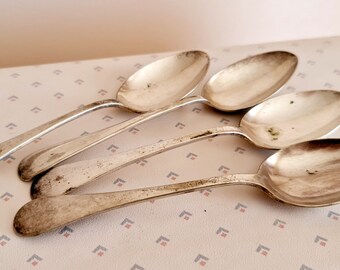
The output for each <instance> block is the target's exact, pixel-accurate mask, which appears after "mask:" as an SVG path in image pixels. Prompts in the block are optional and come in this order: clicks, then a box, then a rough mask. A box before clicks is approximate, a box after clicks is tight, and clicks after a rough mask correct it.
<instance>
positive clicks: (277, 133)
mask: <svg viewBox="0 0 340 270" xmlns="http://www.w3.org/2000/svg"><path fill="white" fill-rule="evenodd" d="M267 132H268V133H269V134H270V136H271V137H272V140H277V139H278V138H279V136H280V131H278V130H276V129H275V128H273V127H270V128H268V129H267Z"/></svg>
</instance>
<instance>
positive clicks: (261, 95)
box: [19, 51, 297, 181]
mask: <svg viewBox="0 0 340 270" xmlns="http://www.w3.org/2000/svg"><path fill="white" fill-rule="evenodd" d="M296 65H297V57H296V56H295V55H293V54H291V53H288V52H281V51H275V52H268V53H264V54H259V55H255V56H253V57H249V58H246V59H243V60H241V61H239V62H236V63H234V64H232V65H230V66H228V67H227V68H225V69H223V70H222V71H220V72H218V73H217V74H215V75H214V76H213V77H211V78H210V80H209V81H208V82H207V83H206V84H205V86H204V87H203V90H202V96H192V97H187V98H184V99H182V100H180V101H178V102H176V103H173V104H172V105H170V106H167V107H163V108H161V109H157V110H154V111H153V112H150V113H145V114H142V115H139V116H137V117H135V118H133V119H131V120H128V121H125V122H123V123H120V124H118V125H115V126H113V127H110V128H107V129H104V130H100V131H97V132H94V133H92V134H88V135H84V136H81V137H79V138H76V139H73V140H70V141H68V142H64V143H62V144H59V145H57V146H54V147H51V148H47V149H44V150H42V151H39V152H35V153H33V154H31V155H29V156H27V157H26V158H24V159H23V160H22V161H21V163H20V164H19V176H20V178H21V179H22V180H23V181H29V180H30V179H31V178H32V176H33V175H36V174H38V173H41V172H44V171H46V170H47V169H50V168H52V167H53V166H54V165H56V164H58V163H60V162H61V161H63V160H65V159H67V158H69V157H71V156H73V155H75V154H77V153H79V152H81V151H83V150H85V149H87V148H89V147H91V146H93V145H95V144H97V143H99V142H101V141H103V140H105V139H107V138H110V137H112V136H114V135H116V134H118V133H120V132H122V131H125V130H127V129H129V128H131V127H133V126H135V125H137V124H140V123H143V122H145V121H147V120H149V119H152V118H154V117H156V116H159V115H161V114H164V113H167V112H170V111H172V110H175V109H178V108H180V107H183V106H185V105H187V104H192V103H194V102H202V103H205V104H208V105H210V106H212V107H214V108H217V109H219V110H223V111H234V110H240V109H244V108H248V107H251V106H254V105H256V104H257V103H259V102H261V101H262V100H263V99H265V98H266V97H268V96H270V95H271V94H273V93H274V92H276V91H278V90H279V88H280V87H281V86H283V85H284V83H285V82H286V81H287V80H288V79H289V78H290V77H291V75H292V74H293V72H294V70H295V68H296ZM123 94H124V100H128V99H130V96H132V97H134V96H135V93H134V91H125V92H122V95H123ZM131 102H132V101H131Z"/></svg>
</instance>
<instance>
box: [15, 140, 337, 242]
mask: <svg viewBox="0 0 340 270" xmlns="http://www.w3.org/2000/svg"><path fill="white" fill-rule="evenodd" d="M339 175H340V140H339V139H328V140H327V139H325V140H320V141H310V142H303V143H300V144H296V145H293V146H290V147H288V148H285V149H282V150H280V151H278V152H277V153H275V154H274V155H272V156H270V157H269V158H268V159H267V160H266V161H265V162H264V163H262V165H261V166H260V168H259V170H258V172H257V174H255V175H254V174H236V175H226V176H217V177H211V178H206V179H202V180H196V181H191V182H185V183H179V184H173V185H166V186H158V187H148V188H141V189H135V190H127V191H118V192H110V193H98V194H85V195H60V196H55V197H44V198H38V199H35V200H32V201H30V202H29V203H27V204H26V205H24V206H23V207H22V208H21V209H20V210H19V211H18V212H17V214H16V216H15V218H14V222H13V224H14V228H15V230H16V231H17V232H18V233H19V234H21V235H25V236H35V235H39V234H41V233H44V232H48V231H50V230H52V229H55V228H57V227H60V226H64V225H66V224H68V223H71V222H74V221H76V220H79V219H81V218H85V217H88V216H91V215H94V214H97V213H101V212H104V211H108V210H111V209H114V208H119V207H123V206H127V205H130V204H134V203H139V202H143V201H146V200H151V199H157V198H161V197H166V196H173V195H177V194H181V193H188V192H192V191H196V190H199V189H206V188H212V187H221V186H227V185H250V186H255V187H258V188H260V189H262V190H263V191H265V192H266V193H267V194H268V195H269V196H270V197H271V198H274V199H276V200H279V201H281V202H284V203H287V204H291V205H296V206H303V207H319V206H327V205H332V204H337V203H339V202H340V178H339Z"/></svg>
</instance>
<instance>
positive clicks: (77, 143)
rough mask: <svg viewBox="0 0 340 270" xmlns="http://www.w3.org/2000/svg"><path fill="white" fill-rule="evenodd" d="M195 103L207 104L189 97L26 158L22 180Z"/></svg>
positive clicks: (200, 99) (21, 167) (203, 100)
mask: <svg viewBox="0 0 340 270" xmlns="http://www.w3.org/2000/svg"><path fill="white" fill-rule="evenodd" d="M194 102H207V100H206V99H205V98H203V97H200V96H193V97H187V98H183V99H181V100H179V101H178V102H175V103H173V104H172V105H170V106H166V107H163V108H161V109H158V110H155V111H152V112H149V113H144V114H141V115H138V116H136V117H134V118H132V119H130V120H127V121H124V122H122V123H119V124H117V125H114V126H112V127H109V128H106V129H102V130H99V131H96V132H93V133H91V134H88V135H84V136H81V137H77V138H75V139H72V140H69V141H67V142H63V143H61V144H58V145H55V146H52V147H50V148H46V149H44V150H41V151H38V152H35V153H33V154H31V155H29V156H27V157H25V158H24V159H23V160H22V161H21V162H20V164H19V175H20V178H21V180H23V181H30V180H31V179H32V177H33V176H35V175H37V174H39V173H42V172H44V171H46V170H48V169H50V168H52V167H53V166H54V165H56V164H58V163H60V162H62V161H63V160H65V159H67V158H70V157H72V156H74V155H75V154H78V153H79V152H81V151H83V150H85V149H87V148H89V147H91V146H94V145H96V144H98V143H100V142H102V141H104V140H106V139H108V138H110V137H112V136H114V135H117V134H119V133H121V132H123V131H125V130H128V129H129V128H131V127H134V126H136V125H138V124H141V123H143V122H145V121H147V120H150V119H153V118H155V117H157V116H160V115H162V114H164V113H167V112H170V111H173V110H175V109H178V108H180V107H183V106H185V105H187V104H191V103H194Z"/></svg>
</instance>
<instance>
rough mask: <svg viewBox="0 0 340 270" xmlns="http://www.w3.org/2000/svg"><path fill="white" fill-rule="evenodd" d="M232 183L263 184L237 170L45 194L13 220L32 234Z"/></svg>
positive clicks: (31, 202)
mask: <svg viewBox="0 0 340 270" xmlns="http://www.w3.org/2000/svg"><path fill="white" fill-rule="evenodd" d="M232 184H234V185H235V184H246V185H252V186H262V185H261V183H260V178H259V177H257V175H253V174H244V175H242V174H239V175H227V176H219V177H211V178H206V179H202V180H195V181H191V182H184V183H179V184H172V185H166V186H158V187H149V188H141V189H135V190H127V191H118V192H109V193H101V194H85V195H61V196H56V197H44V198H38V199H35V200H32V201H30V202H29V203H27V204H26V205H24V206H23V207H22V208H21V209H20V210H19V211H18V212H17V214H16V216H15V218H14V223H13V224H14V228H15V230H16V231H17V232H18V233H19V234H21V235H25V236H35V235H39V234H41V233H44V232H47V231H50V230H52V229H55V228H57V227H60V226H63V225H66V224H68V223H70V222H74V221H76V220H78V219H81V218H84V217H87V216H91V215H93V214H97V213H101V212H104V211H108V210H111V209H114V208H119V207H123V206H127V205H130V204H134V203H140V202H144V201H146V200H151V199H156V198H161V197H167V196H173V195H177V194H182V193H188V192H193V191H196V190H200V189H205V188H212V187H218V186H225V185H232Z"/></svg>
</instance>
